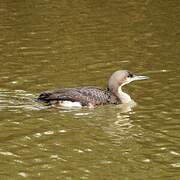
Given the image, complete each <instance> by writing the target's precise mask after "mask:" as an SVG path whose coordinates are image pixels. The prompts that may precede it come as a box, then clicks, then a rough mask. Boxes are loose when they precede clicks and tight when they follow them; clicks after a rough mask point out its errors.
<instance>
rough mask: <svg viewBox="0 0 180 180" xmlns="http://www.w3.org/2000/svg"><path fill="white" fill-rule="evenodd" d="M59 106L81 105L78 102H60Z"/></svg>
mask: <svg viewBox="0 0 180 180" xmlns="http://www.w3.org/2000/svg"><path fill="white" fill-rule="evenodd" d="M60 105H61V106H64V107H69V108H71V107H82V105H81V103H80V102H72V101H62V102H60Z"/></svg>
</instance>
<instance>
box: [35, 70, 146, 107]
mask: <svg viewBox="0 0 180 180" xmlns="http://www.w3.org/2000/svg"><path fill="white" fill-rule="evenodd" d="M148 78H149V77H147V76H137V75H134V74H132V73H131V72H129V71H127V70H119V71H116V72H114V73H113V74H112V75H111V77H110V78H109V81H108V87H107V89H101V88H98V87H77V88H61V89H57V90H53V91H45V92H43V93H41V94H40V95H39V97H38V100H39V101H42V102H47V103H51V102H59V103H60V104H61V105H63V106H73V104H74V106H79V107H80V106H89V107H94V106H98V105H105V104H125V103H129V102H130V101H131V97H130V96H129V95H128V94H126V93H125V92H123V91H122V86H124V85H125V84H128V83H130V82H132V81H135V80H145V79H148ZM70 104H71V105H70Z"/></svg>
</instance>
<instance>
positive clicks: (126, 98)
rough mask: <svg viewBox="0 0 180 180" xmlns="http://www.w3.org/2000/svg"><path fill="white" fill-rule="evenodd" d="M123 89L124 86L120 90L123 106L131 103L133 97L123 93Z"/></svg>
mask: <svg viewBox="0 0 180 180" xmlns="http://www.w3.org/2000/svg"><path fill="white" fill-rule="evenodd" d="M121 87H122V86H119V88H118V95H119V98H120V100H121V102H122V103H123V104H126V103H129V102H131V101H132V100H131V97H130V96H129V95H128V94H127V93H125V92H123V91H122V89H121Z"/></svg>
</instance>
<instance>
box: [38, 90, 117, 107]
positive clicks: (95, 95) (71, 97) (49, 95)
mask: <svg viewBox="0 0 180 180" xmlns="http://www.w3.org/2000/svg"><path fill="white" fill-rule="evenodd" d="M38 100H40V101H43V102H48V103H49V102H51V101H72V102H80V103H81V104H82V106H89V105H93V106H96V105H104V104H111V103H113V104H114V103H117V102H118V101H117V100H118V99H117V98H116V97H115V96H114V95H112V94H111V93H110V91H109V90H103V89H101V88H97V87H82V88H80V87H79V88H62V89H58V90H54V91H45V92H43V93H42V94H40V96H39V97H38ZM114 100H116V101H114Z"/></svg>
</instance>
